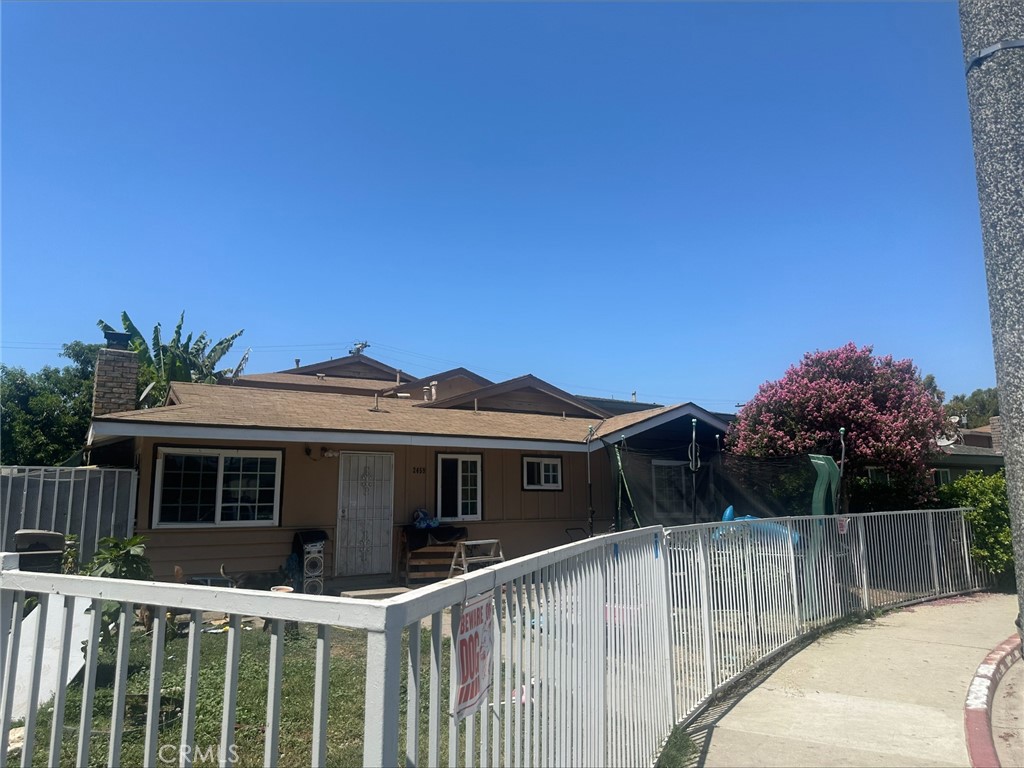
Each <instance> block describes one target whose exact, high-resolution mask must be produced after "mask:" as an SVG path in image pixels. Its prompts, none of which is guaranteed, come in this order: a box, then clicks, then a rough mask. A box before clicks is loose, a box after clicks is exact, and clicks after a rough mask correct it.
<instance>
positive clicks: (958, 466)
mask: <svg viewBox="0 0 1024 768" xmlns="http://www.w3.org/2000/svg"><path fill="white" fill-rule="evenodd" d="M1002 435H1003V431H1002V424H1001V422H1000V419H999V417H998V416H993V417H992V418H991V419H989V423H988V424H987V425H986V426H984V427H979V428H977V429H962V430H960V432H959V438H960V439H959V440H958V441H957V442H955V443H953V444H951V445H945V446H939V448H938V452H937V453H936V454H935V455H933V456H932V457H931V459H930V460H929V462H928V466H929V467H930V468H931V470H932V475H933V476H934V478H935V484H936V485H945V484H946V483H950V482H952V481H954V480H956V479H957V478H958V477H962V476H963V475H966V474H967V473H968V472H979V471H980V472H984V473H985V474H994V473H995V472H998V471H999V470H1000V469H1002V468H1003V467H1004V466H1005V461H1004V458H1003V440H1002Z"/></svg>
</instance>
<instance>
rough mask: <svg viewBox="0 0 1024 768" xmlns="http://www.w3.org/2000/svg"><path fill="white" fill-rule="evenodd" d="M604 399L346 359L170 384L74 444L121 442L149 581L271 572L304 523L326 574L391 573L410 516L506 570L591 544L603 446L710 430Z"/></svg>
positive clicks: (610, 494)
mask: <svg viewBox="0 0 1024 768" xmlns="http://www.w3.org/2000/svg"><path fill="white" fill-rule="evenodd" d="M604 405H615V404H614V403H611V401H608V403H605V402H603V401H600V402H598V401H595V400H587V399H585V398H580V397H577V396H574V395H570V394H569V393H567V392H564V391H562V390H560V389H558V388H557V387H554V386H552V385H551V384H548V383H547V382H545V381H543V380H541V379H538V378H536V377H534V376H532V375H527V376H520V377H518V378H514V379H510V380H508V381H505V382H499V383H494V382H491V381H489V380H487V379H485V378H483V377H481V376H478V375H476V374H474V373H472V372H471V371H467V370H466V369H464V368H456V369H453V370H450V371H445V372H442V373H439V374H436V375H434V376H431V377H425V378H422V379H411V378H410V377H408V376H406V375H404V374H403V373H402V372H400V371H396V370H395V369H393V368H390V367H388V366H386V365H384V364H382V363H380V362H378V361H375V360H373V359H371V358H369V357H366V356H364V355H353V356H350V357H348V358H341V359H339V360H332V361H326V362H323V363H314V364H312V365H308V366H303V367H301V368H296V369H293V370H291V371H281V372H277V373H272V374H256V375H253V376H243V377H241V378H239V379H237V380H235V381H232V382H226V383H223V384H221V385H211V384H190V383H175V384H173V385H172V386H171V388H170V392H169V394H168V398H167V402H166V404H165V405H164V406H162V407H159V408H149V409H144V410H126V411H120V412H115V413H96V414H95V415H94V418H93V422H92V428H91V430H90V437H89V440H90V445H91V446H92V447H93V448H94V449H95V450H96V452H97V453H99V452H101V451H102V450H103V449H104V447H105V446H110V445H112V444H119V445H122V446H124V445H130V448H131V450H130V451H129V453H130V454H131V455H133V457H134V458H133V461H132V464H133V466H134V467H135V468H136V469H137V470H138V473H139V482H138V498H137V504H136V509H137V520H136V526H135V529H136V532H137V533H139V534H141V535H143V536H145V537H146V539H147V542H148V548H147V552H148V554H149V556H150V558H151V560H152V563H153V567H154V573H155V574H156V575H157V577H158V578H170V577H171V576H172V574H173V573H174V570H175V566H179V567H181V569H182V570H183V571H184V573H185V574H186V576H199V575H212V574H216V573H217V572H218V571H219V570H220V568H221V567H222V566H223V567H224V569H225V571H226V572H228V573H245V572H259V571H273V570H276V569H278V568H280V567H282V566H283V565H284V563H285V562H286V560H287V558H288V556H289V554H290V553H291V552H292V547H293V539H294V538H295V536H296V534H297V533H298V532H300V531H309V530H311V529H312V530H318V531H323V532H325V533H326V536H327V543H326V546H325V553H324V554H325V560H326V563H325V570H326V573H327V575H329V576H330V575H343V576H350V575H362V574H380V573H396V572H397V571H398V570H399V556H400V553H401V551H402V546H401V544H402V537H403V531H404V529H405V527H406V526H409V525H410V524H411V523H412V522H413V520H414V514H415V513H416V511H417V510H420V509H423V510H426V512H427V514H428V515H431V516H434V517H437V518H439V519H440V522H441V523H443V524H445V525H449V526H459V527H464V528H465V529H466V532H467V535H468V537H469V538H470V539H498V540H499V541H500V542H501V546H502V550H503V552H504V555H505V557H506V558H509V557H516V556H519V555H525V554H529V553H532V552H536V551H540V550H543V549H547V548H550V547H553V546H557V545H560V544H565V543H568V542H569V541H571V540H574V539H577V538H580V536H581V535H586V534H587V533H589V532H591V531H593V532H596V533H603V532H605V531H607V530H609V529H610V528H611V526H612V524H613V521H614V519H615V514H616V506H617V504H618V500H619V485H618V482H617V474H616V470H615V468H614V467H613V464H612V460H611V458H610V457H611V453H610V451H609V450H608V449H607V445H608V444H609V443H610V442H615V441H619V440H625V439H627V437H628V438H629V439H630V440H640V441H642V440H645V439H646V440H654V441H657V440H658V439H659V436H660V438H661V439H662V440H664V439H669V438H670V439H671V440H673V441H678V439H679V434H678V432H679V430H680V429H681V428H682V427H680V426H679V425H685V428H686V429H687V430H688V429H689V428H690V427H689V425H690V423H691V419H692V417H694V416H700V417H701V418H702V419H704V420H705V421H708V420H709V419H710V420H711V421H714V417H713V416H712V415H710V414H708V413H707V412H705V411H703V410H701V409H699V408H696V407H695V406H693V405H692V404H685V405H683V406H655V405H654V404H642V403H628V404H627V403H622V404H619V405H620V406H622V407H618V408H614V409H613V408H605V407H603V406H604ZM716 424H717V422H716ZM724 426H725V425H724V424H717V426H716V427H715V429H717V430H722V429H723V427H724Z"/></svg>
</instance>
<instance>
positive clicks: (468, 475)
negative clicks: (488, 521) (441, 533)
mask: <svg viewBox="0 0 1024 768" xmlns="http://www.w3.org/2000/svg"><path fill="white" fill-rule="evenodd" d="M480 464H481V462H480V456H479V454H456V453H442V454H438V456H437V516H438V518H440V519H442V520H479V519H480V513H481V509H480V506H481V505H480V500H481V494H480Z"/></svg>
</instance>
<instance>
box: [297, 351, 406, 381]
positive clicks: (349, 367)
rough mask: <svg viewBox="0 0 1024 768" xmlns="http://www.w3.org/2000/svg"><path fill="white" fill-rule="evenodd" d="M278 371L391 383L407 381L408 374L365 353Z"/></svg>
mask: <svg viewBox="0 0 1024 768" xmlns="http://www.w3.org/2000/svg"><path fill="white" fill-rule="evenodd" d="M279 373H291V374H298V375H313V374H317V373H323V374H325V375H327V376H337V377H339V378H345V379H372V380H374V381H390V382H393V383H399V382H407V381H409V380H410V377H409V376H406V375H404V374H403V373H402V372H401V371H399V370H398V369H397V368H392V367H391V366H390V365H386V364H385V363H382V362H380V361H379V360H374V359H373V358H372V357H368V356H367V355H362V354H360V355H348V356H346V357H339V358H336V359H334V360H324V361H323V362H320V363H310V364H309V365H302V366H299V367H298V368H288V369H286V370H284V371H279Z"/></svg>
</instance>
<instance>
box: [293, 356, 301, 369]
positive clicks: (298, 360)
mask: <svg viewBox="0 0 1024 768" xmlns="http://www.w3.org/2000/svg"><path fill="white" fill-rule="evenodd" d="M301 362H302V360H300V359H299V358H297V357H296V358H295V367H296V368H298V367H299V363H301Z"/></svg>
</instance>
